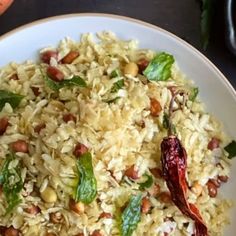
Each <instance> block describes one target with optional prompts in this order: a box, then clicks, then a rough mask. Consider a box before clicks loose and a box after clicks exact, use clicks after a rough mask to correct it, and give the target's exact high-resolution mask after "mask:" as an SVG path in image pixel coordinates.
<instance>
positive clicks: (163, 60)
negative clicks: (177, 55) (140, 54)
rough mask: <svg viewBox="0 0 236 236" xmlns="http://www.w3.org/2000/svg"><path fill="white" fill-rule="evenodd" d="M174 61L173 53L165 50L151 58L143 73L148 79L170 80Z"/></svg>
mask: <svg viewBox="0 0 236 236" xmlns="http://www.w3.org/2000/svg"><path fill="white" fill-rule="evenodd" d="M174 61H175V60H174V57H173V56H172V55H170V54H168V53H165V52H162V53H159V54H157V55H156V56H155V57H154V58H153V59H152V60H151V62H150V63H149V64H148V66H147V68H146V69H145V70H144V71H143V74H144V75H145V76H146V77H147V79H148V80H153V81H165V80H168V79H169V78H170V76H171V67H172V65H173V63H174Z"/></svg>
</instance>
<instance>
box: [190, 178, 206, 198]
mask: <svg viewBox="0 0 236 236" xmlns="http://www.w3.org/2000/svg"><path fill="white" fill-rule="evenodd" d="M191 189H192V191H193V192H194V193H195V194H196V195H197V196H200V195H201V193H202V190H203V188H202V185H201V184H199V183H198V182H197V181H196V182H194V184H193V186H192V188H191Z"/></svg>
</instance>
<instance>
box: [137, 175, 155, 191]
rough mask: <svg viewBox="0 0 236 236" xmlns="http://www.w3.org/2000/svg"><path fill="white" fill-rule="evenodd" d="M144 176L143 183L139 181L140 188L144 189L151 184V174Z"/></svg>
mask: <svg viewBox="0 0 236 236" xmlns="http://www.w3.org/2000/svg"><path fill="white" fill-rule="evenodd" d="M144 176H145V177H146V178H147V180H146V181H145V182H143V183H139V189H140V190H144V189H145V188H150V187H151V186H152V184H153V178H152V176H151V175H148V174H145V175H144Z"/></svg>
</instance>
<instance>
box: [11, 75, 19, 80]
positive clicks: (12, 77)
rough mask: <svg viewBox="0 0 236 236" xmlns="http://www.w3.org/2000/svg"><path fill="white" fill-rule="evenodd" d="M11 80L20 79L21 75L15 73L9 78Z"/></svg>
mask: <svg viewBox="0 0 236 236" xmlns="http://www.w3.org/2000/svg"><path fill="white" fill-rule="evenodd" d="M9 80H19V77H18V75H17V74H13V75H12V76H11V77H10V78H9Z"/></svg>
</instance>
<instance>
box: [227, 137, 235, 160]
mask: <svg viewBox="0 0 236 236" xmlns="http://www.w3.org/2000/svg"><path fill="white" fill-rule="evenodd" d="M224 149H225V151H226V152H228V154H229V155H228V158H229V159H232V158H233V157H236V141H234V140H233V141H232V142H231V143H229V144H228V145H227V146H226V147H225V148H224Z"/></svg>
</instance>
